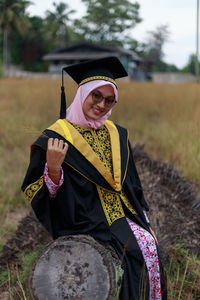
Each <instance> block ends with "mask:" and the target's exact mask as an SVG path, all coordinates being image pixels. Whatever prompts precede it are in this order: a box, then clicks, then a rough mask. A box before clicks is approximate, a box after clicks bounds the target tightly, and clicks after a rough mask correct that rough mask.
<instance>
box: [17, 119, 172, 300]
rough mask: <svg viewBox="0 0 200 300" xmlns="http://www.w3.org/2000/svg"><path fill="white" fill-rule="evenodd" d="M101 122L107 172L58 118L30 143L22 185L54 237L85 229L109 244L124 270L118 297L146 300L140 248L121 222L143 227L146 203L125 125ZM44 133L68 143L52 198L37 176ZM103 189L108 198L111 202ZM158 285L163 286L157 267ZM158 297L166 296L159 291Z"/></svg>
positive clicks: (43, 150) (40, 170) (42, 160)
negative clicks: (108, 146) (107, 142)
mask: <svg viewBox="0 0 200 300" xmlns="http://www.w3.org/2000/svg"><path fill="white" fill-rule="evenodd" d="M105 126H106V128H107V130H108V132H109V135H110V142H111V150H112V162H113V176H112V174H111V173H109V172H108V170H107V169H106V168H105V166H104V164H103V163H102V161H101V160H100V159H99V158H98V156H97V155H96V153H95V152H94V151H93V150H92V148H91V147H90V145H89V143H87V141H86V140H85V139H84V138H83V137H82V136H81V134H80V133H79V132H78V131H77V130H76V129H75V128H74V127H73V126H72V124H70V122H68V121H67V120H64V119H59V120H57V121H56V123H54V124H53V125H52V126H50V127H49V128H47V129H46V130H45V131H44V132H43V134H42V135H41V136H40V137H39V138H38V139H37V140H36V141H35V142H34V144H33V145H32V146H31V160H30V164H29V167H28V170H27V174H26V176H25V179H24V182H23V185H22V190H23V192H24V193H25V195H26V198H27V199H28V200H29V201H30V203H31V206H32V208H33V210H34V212H35V214H36V216H37V218H38V219H39V221H40V222H41V223H42V224H43V226H44V227H45V228H46V229H47V230H48V232H49V233H50V234H51V235H52V237H53V238H54V239H56V238H58V237H60V236H64V235H75V234H88V235H91V236H92V237H93V238H94V239H96V240H99V241H101V242H106V243H110V244H111V245H112V246H113V247H114V249H115V251H116V253H117V254H118V256H119V257H120V259H122V267H123V269H124V276H123V283H122V288H121V292H120V299H121V300H131V299H132V300H138V299H140V297H141V296H143V298H142V299H149V282H148V275H147V270H146V267H145V263H144V259H143V256H142V252H141V251H140V248H139V246H138V244H137V241H136V238H135V236H134V234H133V232H132V231H131V229H130V227H129V225H128V223H127V221H126V216H128V217H129V218H130V219H132V220H133V221H134V222H136V223H137V224H139V225H140V226H142V227H143V228H145V229H146V230H148V231H149V224H148V223H147V221H146V218H145V216H144V213H143V210H148V205H147V203H146V201H145V199H144V196H143V192H142V187H141V183H140V179H139V177H138V173H137V170H136V167H135V164H134V160H133V155H132V150H131V146H130V143H129V140H128V133H127V130H126V129H124V128H122V127H120V126H119V125H116V124H114V123H113V122H111V121H108V120H107V121H106V122H105ZM50 137H51V138H58V139H62V140H64V141H65V142H67V143H68V145H69V149H68V152H67V155H66V157H65V160H64V162H63V164H62V168H63V172H64V183H63V184H62V186H61V187H60V188H59V189H58V190H57V194H56V198H53V199H52V198H51V197H50V195H49V191H48V188H47V186H46V184H45V181H44V178H43V173H44V167H45V163H46V149H47V142H48V138H50ZM106 191H107V192H110V193H111V194H112V198H113V199H114V201H113V206H112V207H110V206H109V199H108V197H107V198H106V195H107V194H109V193H107V194H106ZM124 193H125V195H126V196H127V198H128V201H127V198H126V197H124V196H123V194H124ZM135 212H136V213H135ZM160 267H161V266H160ZM161 285H162V287H163V290H164V289H165V282H164V276H163V272H162V267H161ZM163 299H166V298H165V296H164V297H163Z"/></svg>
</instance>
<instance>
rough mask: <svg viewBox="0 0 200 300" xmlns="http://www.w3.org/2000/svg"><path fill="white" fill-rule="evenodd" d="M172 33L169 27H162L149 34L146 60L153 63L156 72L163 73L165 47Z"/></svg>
mask: <svg viewBox="0 0 200 300" xmlns="http://www.w3.org/2000/svg"><path fill="white" fill-rule="evenodd" d="M169 35H170V32H169V30H168V26H167V25H160V26H158V27H157V28H156V29H155V30H154V31H149V32H148V38H147V42H146V47H145V48H146V49H145V51H144V55H145V58H146V59H148V60H150V61H152V63H153V64H154V68H155V70H158V71H163V70H162V68H163V57H164V53H163V46H164V44H165V43H166V42H167V41H168V39H169Z"/></svg>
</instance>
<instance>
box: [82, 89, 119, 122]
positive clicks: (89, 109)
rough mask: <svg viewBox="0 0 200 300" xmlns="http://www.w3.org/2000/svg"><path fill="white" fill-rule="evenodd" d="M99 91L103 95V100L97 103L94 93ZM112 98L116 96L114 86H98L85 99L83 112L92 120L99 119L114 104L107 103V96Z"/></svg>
mask: <svg viewBox="0 0 200 300" xmlns="http://www.w3.org/2000/svg"><path fill="white" fill-rule="evenodd" d="M94 92H97V93H98V94H101V95H102V96H103V98H104V99H103V100H102V101H101V102H99V103H95V101H94V97H93V95H92V94H93V93H94ZM109 97H111V99H112V98H113V99H114V98H115V94H114V90H113V88H112V86H110V85H104V86H100V87H98V88H96V89H95V90H93V91H92V92H91V93H90V94H89V95H88V96H87V98H86V99H85V102H84V103H83V112H84V114H85V116H86V117H88V118H89V119H92V120H98V119H100V118H102V117H103V116H104V115H105V114H107V112H109V110H110V109H111V108H112V106H113V105H111V106H110V107H109V106H107V105H105V98H109Z"/></svg>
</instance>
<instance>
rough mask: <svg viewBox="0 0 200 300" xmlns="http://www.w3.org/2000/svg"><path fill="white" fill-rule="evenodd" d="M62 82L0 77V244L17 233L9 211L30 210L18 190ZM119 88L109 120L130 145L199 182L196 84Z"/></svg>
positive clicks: (55, 109)
mask: <svg viewBox="0 0 200 300" xmlns="http://www.w3.org/2000/svg"><path fill="white" fill-rule="evenodd" d="M60 83H61V82H60V80H54V79H42V80H41V79H38V80H36V79H33V80H31V79H0V187H1V188H0V228H1V229H0V235H1V236H0V244H2V243H3V242H4V241H5V240H6V239H7V238H8V237H9V236H10V235H12V232H14V229H15V228H14V227H13V228H12V226H11V227H10V225H9V224H8V223H7V222H5V220H6V216H7V215H8V213H9V212H10V211H12V210H14V209H16V207H20V206H21V207H24V206H26V207H27V206H28V205H27V203H25V201H24V197H23V195H22V193H21V191H20V186H21V183H22V181H23V177H24V175H25V170H26V168H27V165H28V161H29V147H30V144H31V143H32V142H33V141H34V140H35V139H36V138H37V136H38V135H39V134H40V132H41V131H42V130H43V129H45V128H46V127H48V126H49V125H50V124H51V123H53V122H54V121H55V120H56V119H57V117H58V115H59V105H60ZM119 87H120V88H119V91H120V94H119V103H118V104H117V105H116V107H115V108H114V109H113V114H112V118H111V119H112V120H113V121H115V122H117V123H119V124H120V125H122V126H124V127H126V128H128V130H129V134H130V139H131V142H132V144H135V143H142V144H145V150H146V151H147V152H148V153H149V154H150V155H152V156H153V157H154V158H161V159H163V160H165V161H170V162H173V163H175V166H176V167H177V168H178V169H179V170H180V171H181V172H182V174H183V175H185V176H187V177H189V178H190V179H191V180H193V181H199V165H200V142H199V138H200V119H199V116H200V85H197V84H194V83H193V84H192V83H191V84H179V85H177V84H176V85H175V84H174V85H171V84H153V83H135V82H128V81H121V82H120V83H119ZM65 88H66V94H67V98H68V99H67V101H68V104H69V103H70V102H71V101H72V98H73V96H74V94H75V91H76V85H75V84H74V83H72V82H71V81H70V80H66V82H65ZM198 263H199V262H198ZM186 267H187V269H188V266H187V265H186ZM198 270H199V269H198ZM186 271H187V272H188V270H186ZM177 272H179V271H177ZM173 274H174V273H173ZM176 276H177V277H178V276H179V275H178V274H176ZM183 276H184V273H183ZM183 279H184V277H182V280H183ZM184 280H185V279H184ZM198 280H199V279H198ZM180 282H183V281H180ZM174 284H175V285H176V280H173V278H172V279H171V281H170V286H171V287H172V288H175V289H176V290H177V288H176V286H174ZM180 284H181V283H180ZM180 284H179V287H178V289H179V291H181V293H182V290H183V287H181V285H180ZM183 284H184V285H185V283H184V282H183ZM193 284H195V283H193ZM190 288H191V286H190ZM22 292H23V291H22ZM176 297H177V295H176ZM178 297H179V296H178ZM188 297H189V296H188ZM170 299H175V297H174V298H173V295H171V298H170ZM179 299H183V298H182V294H181V295H180V297H179ZM184 299H185V298H184ZM188 299H190V298H188ZM197 299H199V298H197Z"/></svg>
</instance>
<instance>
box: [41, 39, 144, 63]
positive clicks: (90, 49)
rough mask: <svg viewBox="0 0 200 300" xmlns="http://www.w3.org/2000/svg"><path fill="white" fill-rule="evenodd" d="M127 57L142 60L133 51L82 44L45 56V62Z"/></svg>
mask: <svg viewBox="0 0 200 300" xmlns="http://www.w3.org/2000/svg"><path fill="white" fill-rule="evenodd" d="M121 55H126V56H128V57H131V58H132V59H133V60H136V61H141V58H140V57H139V56H138V55H137V54H136V53H135V52H133V51H130V50H127V49H124V48H123V47H102V46H99V45H96V44H92V43H88V42H82V43H78V44H75V45H72V46H69V47H65V48H61V49H58V50H56V51H54V52H52V53H49V54H46V55H44V56H43V59H44V60H54V61H55V60H87V59H88V58H90V59H98V58H103V57H106V56H117V57H120V56H121Z"/></svg>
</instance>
